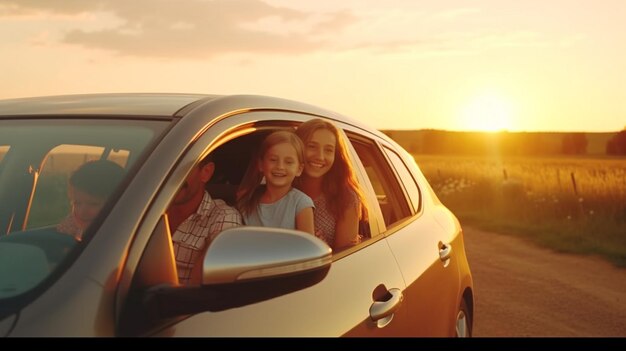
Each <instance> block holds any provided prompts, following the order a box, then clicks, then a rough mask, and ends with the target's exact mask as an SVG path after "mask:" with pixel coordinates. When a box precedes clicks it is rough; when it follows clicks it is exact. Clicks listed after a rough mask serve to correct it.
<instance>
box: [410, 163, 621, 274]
mask: <svg viewBox="0 0 626 351" xmlns="http://www.w3.org/2000/svg"><path fill="white" fill-rule="evenodd" d="M414 158H415V160H416V161H417V163H418V165H419V166H420V168H421V170H422V171H423V172H424V175H425V176H426V178H427V179H428V180H429V182H430V183H431V185H432V186H433V189H434V190H435V192H436V193H437V195H438V196H439V198H440V199H441V201H442V202H443V203H444V204H445V205H446V206H448V207H449V208H450V209H451V210H452V211H454V213H455V214H456V215H457V216H458V217H459V219H460V221H461V224H471V225H474V226H477V227H481V228H484V229H489V230H496V231H498V232H501V233H509V234H514V235H520V236H524V237H527V238H529V239H531V240H533V241H535V242H537V243H539V244H541V245H544V246H547V247H550V248H552V249H554V250H557V251H564V252H573V253H583V254H598V255H601V256H603V257H605V258H607V259H609V260H610V261H611V262H613V263H615V264H616V265H618V266H622V267H626V158H623V157H613V158H609V157H606V156H599V157H590V156H561V157H519V156H518V157H516V156H508V157H502V156H500V157H498V156H451V155H424V154H414Z"/></svg>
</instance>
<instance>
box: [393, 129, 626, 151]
mask: <svg viewBox="0 0 626 351" xmlns="http://www.w3.org/2000/svg"><path fill="white" fill-rule="evenodd" d="M382 132H383V133H385V134H387V135H388V136H389V137H391V138H392V139H394V140H395V141H396V142H397V143H398V144H400V145H401V146H402V147H404V148H405V149H406V150H407V151H409V152H410V153H415V154H465V155H489V154H498V155H512V156H515V155H519V156H527V155H528V156H533V155H535V156H538V155H584V154H587V153H588V146H589V140H588V138H587V133H578V132H572V133H529V132H516V133H509V132H500V133H482V132H451V131H442V130H430V129H429V130H419V131H393V130H383V131H382ZM596 152H597V153H599V152H602V151H597V150H596ZM604 153H605V154H607V155H626V129H624V130H622V131H620V132H618V133H615V134H614V135H613V136H612V137H611V138H609V139H608V140H607V141H606V146H605V148H604Z"/></svg>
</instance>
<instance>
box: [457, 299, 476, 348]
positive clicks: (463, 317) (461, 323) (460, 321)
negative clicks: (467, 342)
mask: <svg viewBox="0 0 626 351" xmlns="http://www.w3.org/2000/svg"><path fill="white" fill-rule="evenodd" d="M454 324H455V326H454V329H455V336H456V337H457V338H469V337H471V336H472V315H471V314H470V310H469V308H467V303H466V302H465V299H462V300H461V305H460V306H459V310H458V311H457V313H456V321H455V323H454Z"/></svg>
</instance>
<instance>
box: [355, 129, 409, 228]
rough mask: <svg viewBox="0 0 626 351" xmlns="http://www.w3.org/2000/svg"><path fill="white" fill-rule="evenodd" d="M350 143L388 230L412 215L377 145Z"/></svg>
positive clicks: (357, 141)
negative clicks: (372, 189) (364, 172)
mask: <svg viewBox="0 0 626 351" xmlns="http://www.w3.org/2000/svg"><path fill="white" fill-rule="evenodd" d="M350 142H351V143H352V145H353V146H354V149H355V151H356V153H357V155H358V156H359V159H360V160H361V163H362V164H363V167H364V168H365V171H366V172H367V176H368V178H369V180H370V182H371V183H372V187H373V188H374V192H375V193H376V198H377V200H378V205H379V206H380V210H381V212H382V215H383V219H384V222H385V225H386V226H387V228H389V227H390V226H393V225H394V224H395V223H398V222H400V221H401V220H403V219H404V218H407V217H409V216H411V215H412V211H411V210H410V207H409V204H408V202H407V200H406V197H405V196H404V192H403V191H402V187H401V185H400V184H399V183H398V180H397V178H396V176H395V174H394V172H393V170H392V169H391V167H390V166H389V164H388V163H387V160H386V159H385V157H384V155H383V154H382V153H381V151H380V149H379V148H378V147H377V146H376V144H375V143H374V142H373V141H371V140H367V139H365V138H350Z"/></svg>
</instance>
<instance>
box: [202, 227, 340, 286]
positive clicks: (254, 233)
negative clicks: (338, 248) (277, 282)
mask: <svg viewBox="0 0 626 351" xmlns="http://www.w3.org/2000/svg"><path fill="white" fill-rule="evenodd" d="M331 261H332V250H331V248H330V247H329V246H328V245H326V244H325V243H324V242H323V241H321V240H320V239H318V238H316V237H315V236H313V235H311V234H308V233H304V232H300V231H295V230H287V229H281V228H267V227H251V226H241V227H235V228H230V229H227V230H225V231H223V232H222V233H220V235H218V236H217V237H216V238H215V239H214V240H213V242H212V243H211V245H210V246H209V248H208V250H207V251H206V253H205V255H204V261H203V262H202V278H201V279H202V285H217V284H227V283H238V282H245V281H251V280H256V279H273V278H277V277H281V276H288V275H293V274H300V273H305V272H308V271H314V270H320V269H321V270H324V269H326V268H330V263H331Z"/></svg>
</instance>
